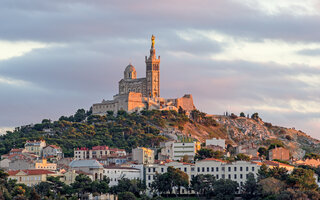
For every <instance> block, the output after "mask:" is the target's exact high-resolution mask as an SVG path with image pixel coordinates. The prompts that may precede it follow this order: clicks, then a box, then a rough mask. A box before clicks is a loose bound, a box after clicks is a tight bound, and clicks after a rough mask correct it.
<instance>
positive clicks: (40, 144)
mask: <svg viewBox="0 0 320 200" xmlns="http://www.w3.org/2000/svg"><path fill="white" fill-rule="evenodd" d="M44 147H46V141H44V140H39V141H36V140H34V141H26V143H25V145H24V148H25V149H26V150H27V151H28V152H30V153H34V154H35V155H37V156H40V157H41V156H42V150H43V148H44Z"/></svg>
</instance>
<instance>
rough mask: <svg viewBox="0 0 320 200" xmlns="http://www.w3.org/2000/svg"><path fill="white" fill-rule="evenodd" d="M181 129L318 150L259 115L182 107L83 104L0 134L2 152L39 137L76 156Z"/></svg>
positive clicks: (234, 141)
mask: <svg viewBox="0 0 320 200" xmlns="http://www.w3.org/2000/svg"><path fill="white" fill-rule="evenodd" d="M181 134H183V135H188V136H192V137H194V138H196V139H198V140H199V141H201V142H204V141H205V139H208V138H213V137H215V138H224V139H226V143H227V144H231V145H242V144H256V146H263V145H265V146H268V145H269V144H271V143H272V142H274V141H282V143H284V144H285V146H286V147H287V148H289V149H290V150H291V152H292V155H293V156H294V157H296V158H299V157H301V156H302V155H303V153H304V151H307V152H308V153H309V152H314V153H320V142H319V141H318V140H316V139H314V138H311V137H310V136H308V135H307V134H305V133H303V132H301V131H297V130H294V129H288V128H284V127H278V126H273V125H271V124H270V123H265V122H263V121H262V120H261V119H260V118H259V117H256V118H254V119H251V118H246V117H236V116H232V117H231V116H220V115H210V116H209V115H206V114H205V113H202V112H199V111H194V112H192V113H191V117H190V118H188V117H187V116H186V115H185V114H184V113H183V112H180V113H178V112H176V111H156V110H152V111H142V112H141V113H139V114H138V113H131V114H128V113H126V112H123V111H121V112H119V113H118V114H117V116H114V115H113V113H109V114H108V115H106V116H93V115H91V113H90V112H85V111H84V110H83V109H80V110H78V111H77V113H76V114H75V115H74V116H70V117H64V116H63V117H61V118H60V119H59V120H58V121H54V122H52V121H51V120H48V119H44V120H43V121H42V122H41V123H39V124H35V125H27V126H22V127H18V128H16V129H15V131H13V132H8V133H7V134H6V135H3V136H0V154H5V153H8V152H9V151H10V149H12V148H20V147H23V145H24V143H25V141H26V140H37V139H45V140H46V141H47V143H48V144H55V145H59V146H61V147H62V149H63V151H64V152H65V154H66V156H73V148H77V147H82V146H86V147H92V146H96V145H108V146H111V147H117V148H124V149H126V150H127V151H131V149H132V148H135V147H137V146H145V147H156V146H158V145H159V143H160V142H162V141H166V140H168V138H174V137H172V136H175V135H181ZM164 136H166V137H164Z"/></svg>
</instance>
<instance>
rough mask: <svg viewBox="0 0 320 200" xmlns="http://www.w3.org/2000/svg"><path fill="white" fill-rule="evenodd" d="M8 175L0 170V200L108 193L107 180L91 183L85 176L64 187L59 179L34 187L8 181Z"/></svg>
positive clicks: (53, 178)
mask: <svg viewBox="0 0 320 200" xmlns="http://www.w3.org/2000/svg"><path fill="white" fill-rule="evenodd" d="M8 176H9V175H8V174H7V173H6V172H4V171H2V170H0V199H5V200H16V199H19V200H27V199H28V200H40V199H78V198H77V197H82V196H83V195H85V194H89V193H92V194H93V195H94V196H97V195H101V194H106V193H107V192H109V185H108V184H109V179H103V180H97V181H92V180H91V179H90V178H89V177H88V176H86V175H79V176H77V177H76V180H75V182H74V183H72V184H71V185H66V184H64V183H63V182H61V181H60V180H59V177H48V179H47V181H46V182H41V183H40V184H38V185H36V186H34V187H28V186H26V185H24V184H17V181H16V180H8Z"/></svg>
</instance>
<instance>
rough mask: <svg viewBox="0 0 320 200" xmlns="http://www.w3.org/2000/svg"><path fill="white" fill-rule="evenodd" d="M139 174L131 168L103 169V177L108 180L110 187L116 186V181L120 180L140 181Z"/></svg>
mask: <svg viewBox="0 0 320 200" xmlns="http://www.w3.org/2000/svg"><path fill="white" fill-rule="evenodd" d="M141 173H142V172H140V170H139V169H136V168H132V167H116V166H109V167H105V168H104V169H103V176H105V177H108V178H110V183H109V185H110V186H114V185H118V181H119V180H120V179H122V178H128V179H130V180H132V179H140V177H141Z"/></svg>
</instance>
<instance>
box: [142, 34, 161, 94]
mask: <svg viewBox="0 0 320 200" xmlns="http://www.w3.org/2000/svg"><path fill="white" fill-rule="evenodd" d="M154 40H155V37H154V35H152V37H151V49H150V56H149V58H148V57H147V56H146V58H145V60H146V67H147V69H146V78H147V84H146V85H147V91H146V94H147V96H148V97H151V98H156V97H160V56H158V59H157V57H156V49H155V48H154Z"/></svg>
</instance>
